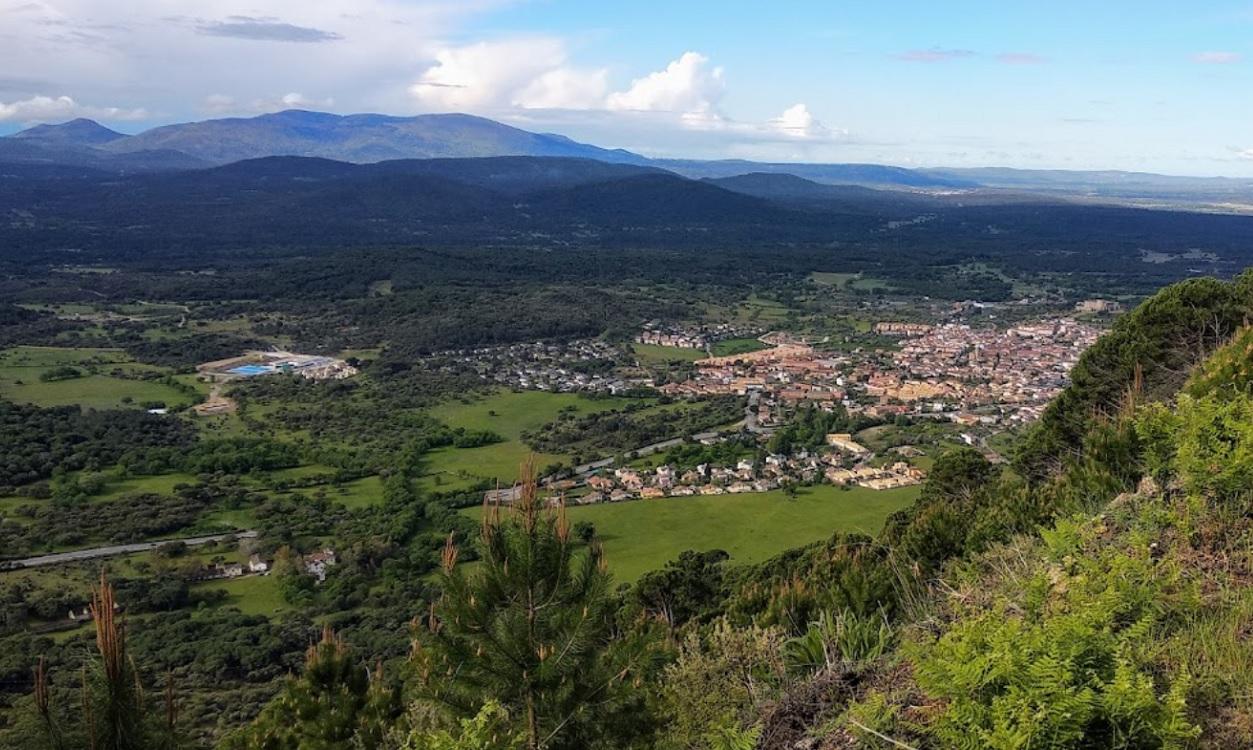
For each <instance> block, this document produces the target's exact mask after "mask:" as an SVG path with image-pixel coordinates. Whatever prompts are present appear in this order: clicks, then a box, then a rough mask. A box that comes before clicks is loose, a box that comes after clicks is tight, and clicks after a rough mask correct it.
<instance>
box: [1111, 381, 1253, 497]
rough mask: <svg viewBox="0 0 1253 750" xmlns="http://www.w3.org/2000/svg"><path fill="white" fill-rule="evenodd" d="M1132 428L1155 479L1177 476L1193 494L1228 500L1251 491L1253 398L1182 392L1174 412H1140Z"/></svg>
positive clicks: (1162, 407) (1252, 486)
mask: <svg viewBox="0 0 1253 750" xmlns="http://www.w3.org/2000/svg"><path fill="white" fill-rule="evenodd" d="M1136 428H1137V430H1138V432H1139V434H1140V436H1141V439H1142V440H1143V442H1144V444H1145V456H1146V464H1147V465H1148V467H1149V469H1150V471H1151V472H1152V473H1153V475H1154V476H1155V477H1157V478H1158V479H1163V480H1164V479H1165V478H1166V477H1168V476H1171V475H1173V476H1177V477H1178V479H1179V481H1181V482H1182V483H1183V485H1184V487H1185V488H1186V489H1187V490H1188V491H1189V492H1190V493H1192V494H1194V495H1197V496H1206V497H1219V498H1223V499H1224V501H1227V502H1233V503H1234V502H1238V501H1240V500H1245V501H1247V500H1248V497H1249V494H1250V492H1253V397H1250V396H1249V395H1246V394H1242V393H1228V394H1224V396H1223V397H1221V398H1220V397H1217V396H1205V397H1203V398H1200V399H1197V398H1193V397H1191V396H1188V395H1181V396H1180V397H1179V401H1178V405H1177V407H1176V409H1175V410H1174V411H1173V412H1172V411H1171V410H1170V409H1168V408H1167V407H1165V406H1157V407H1155V408H1151V409H1146V410H1144V413H1143V414H1141V415H1140V417H1139V419H1138V420H1137V423H1136Z"/></svg>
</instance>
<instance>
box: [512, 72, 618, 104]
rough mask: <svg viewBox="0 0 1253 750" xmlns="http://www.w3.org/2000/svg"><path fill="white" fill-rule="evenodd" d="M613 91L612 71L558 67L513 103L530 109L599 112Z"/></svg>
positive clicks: (532, 84)
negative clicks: (609, 91)
mask: <svg viewBox="0 0 1253 750" xmlns="http://www.w3.org/2000/svg"><path fill="white" fill-rule="evenodd" d="M608 89H609V71H607V70H605V69H604V68H600V69H596V70H578V69H575V68H570V67H561V68H554V69H553V70H550V71H548V72H547V73H544V74H543V75H541V76H539V77H538V78H536V79H535V80H534V81H531V83H529V84H527V86H526V87H525V88H524V89H522V90H521V91H519V92H518V94H517V95H516V96H515V97H514V99H513V103H514V104H516V105H518V106H519V107H524V108H526V109H595V108H597V107H599V106H601V104H602V103H603V102H604V100H605V92H606V91H607V90H608Z"/></svg>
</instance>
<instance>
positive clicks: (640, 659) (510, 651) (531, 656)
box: [414, 480, 652, 750]
mask: <svg viewBox="0 0 1253 750" xmlns="http://www.w3.org/2000/svg"><path fill="white" fill-rule="evenodd" d="M480 555H481V562H480V563H479V564H478V565H476V566H474V568H473V569H467V568H466V566H458V565H456V558H457V550H456V548H455V547H454V546H453V545H452V540H451V538H450V539H449V544H448V546H447V547H446V548H445V552H444V559H443V567H442V572H441V573H440V575H439V587H440V590H441V595H440V598H439V599H438V600H437V602H436V603H435V605H434V606H433V608H432V610H431V614H430V617H429V619H428V623H427V624H428V628H427V629H426V630H425V632H423V633H421V634H420V639H419V647H418V649H417V651H416V653H415V657H414V662H415V664H414V666H415V669H416V670H417V672H418V676H419V687H418V694H419V696H420V697H421V699H423V700H425V701H428V702H431V703H433V704H435V705H438V706H442V707H444V708H445V709H447V710H448V711H449V712H451V714H452V715H453V716H454V717H458V718H468V717H471V716H474V715H475V714H476V713H477V712H478V711H479V709H480V708H481V706H482V705H483V704H484V703H486V702H487V701H489V700H495V701H497V702H499V703H500V704H501V705H502V706H503V707H504V708H505V709H506V710H507V711H508V713H509V716H510V717H511V718H510V731H515V730H516V731H518V732H520V733H521V734H522V735H523V736H524V737H525V738H526V746H527V747H528V749H529V750H539V749H540V748H552V749H554V750H556V749H559V748H591V747H614V748H617V747H623V746H626V745H628V744H629V743H630V742H632V741H633V740H634V738H635V737H636V736H638V735H640V734H641V733H647V732H648V731H649V726H648V724H647V722H646V721H641V719H640V716H639V712H640V711H641V710H642V705H643V704H642V700H643V693H642V692H641V691H639V690H638V689H637V688H638V687H639V686H640V685H641V684H642V680H643V678H644V677H645V674H646V671H647V670H648V669H649V666H650V663H651V658H652V649H651V648H650V647H649V644H648V639H647V637H646V635H645V634H644V633H643V632H641V631H633V632H628V633H622V632H620V631H618V630H617V628H616V625H615V623H614V607H615V602H614V600H613V599H612V598H611V597H610V595H609V586H610V581H611V577H610V575H609V573H608V572H606V569H605V566H604V564H603V561H602V559H601V553H600V548H599V546H598V545H596V544H593V545H591V546H590V547H582V546H581V545H578V544H575V543H574V542H573V541H572V540H571V539H570V527H569V524H568V522H567V520H566V518H565V514H564V509H558V510H557V511H555V512H547V511H545V510H543V509H541V508H540V507H539V501H538V500H537V497H536V487H535V483H534V481H533V480H532V481H529V482H528V483H527V484H526V485H525V486H524V490H523V496H522V499H521V500H519V502H518V503H517V504H516V506H515V508H514V509H513V510H512V511H511V512H509V513H508V514H506V515H503V516H502V515H501V514H500V512H499V509H496V508H491V509H488V515H487V516H486V517H485V518H484V520H483V526H482V537H481V540H480Z"/></svg>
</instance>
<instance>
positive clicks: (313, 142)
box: [0, 110, 1253, 211]
mask: <svg viewBox="0 0 1253 750" xmlns="http://www.w3.org/2000/svg"><path fill="white" fill-rule="evenodd" d="M273 156H299V157H309V158H318V159H327V160H332V161H336V162H344V163H349V164H373V163H381V162H387V161H395V160H415V159H422V160H430V159H469V158H483V157H503V156H509V157H545V158H554V157H555V158H570V159H581V160H592V161H596V162H599V163H604V164H614V165H629V166H634V167H637V168H650V169H653V170H655V171H665V172H668V173H672V174H676V175H680V176H683V177H687V178H691V179H701V180H708V181H711V182H712V183H713V184H719V185H720V186H721V187H724V188H728V189H730V190H733V191H734V192H739V193H743V194H746V195H752V196H756V197H762V198H769V199H771V200H776V201H783V202H786V203H790V204H793V205H796V206H804V205H811V206H812V205H814V204H820V205H823V206H828V204H830V203H831V202H832V201H835V202H837V203H838V202H841V201H843V202H848V201H850V200H852V201H857V200H863V199H874V200H879V201H882V200H884V198H885V197H884V196H875V195H873V194H870V193H854V192H850V191H848V190H844V191H843V192H840V193H835V192H832V191H830V190H824V189H823V188H824V187H831V186H841V187H848V186H860V187H863V188H874V189H878V190H883V189H888V190H893V191H897V193H898V195H896V196H894V197H892V198H891V199H890V200H891V201H894V202H897V203H900V202H901V201H903V200H907V199H906V198H904V197H902V195H900V193H930V194H933V195H939V194H958V195H961V196H963V198H964V199H965V200H968V201H975V202H992V203H998V202H1022V201H1023V200H1025V199H1028V198H1027V196H1028V195H1029V194H1035V195H1043V196H1047V197H1048V199H1050V200H1056V199H1058V198H1061V197H1065V198H1068V199H1075V198H1077V199H1082V200H1088V201H1097V202H1133V203H1140V204H1144V205H1157V206H1160V205H1172V204H1180V205H1196V204H1212V205H1213V206H1215V207H1218V208H1219V209H1221V210H1237V211H1238V210H1244V211H1253V180H1242V179H1224V178H1194V177H1174V176H1166V175H1155V174H1148V173H1135V172H1118V171H1071V170H1021V169H1002V168H978V169H960V168H929V169H907V168H904V167H896V166H888V165H881V164H806V163H764V162H752V161H744V160H736V159H729V160H713V161H701V160H692V159H650V158H647V157H645V156H642V155H640V154H636V153H632V152H630V151H625V150H622V149H608V148H601V147H599V146H595V145H591V144H586V143H579V142H577V141H574V140H571V139H570V138H567V137H566V136H562V135H556V134H552V133H532V132H529V131H526V130H522V129H520V128H516V127H513V126H510V125H506V124H503V123H500V122H496V121H493V120H490V119H486V118H483V117H476V116H472V115H465V114H427V115H417V116H413V117H395V116H389V115H379V114H355V115H336V114H330V113H325V112H310V111H304V110H286V111H282V112H274V113H269V114H263V115H258V116H256V117H232V118H223V119H211V120H203V121H200V122H187V123H178V124H172V125H164V126H161V127H156V128H152V129H150V130H145V131H143V132H141V133H138V134H135V135H127V134H124V133H119V132H117V131H115V130H111V129H109V128H107V127H104V126H103V125H100V124H99V123H96V122H94V121H92V120H88V119H76V120H71V121H69V122H65V123H61V124H56V125H37V126H35V127H32V128H29V129H27V130H23V131H20V132H18V133H15V134H13V135H10V136H7V137H3V138H0V169H2V170H3V172H4V174H7V175H10V176H24V175H30V174H32V173H39V174H43V175H48V174H81V173H83V171H84V170H98V171H103V172H108V173H113V174H134V173H143V172H168V171H185V170H201V169H206V168H210V167H217V166H222V165H225V164H231V163H234V162H239V161H244V160H249V159H258V158H265V157H273ZM514 167H515V168H514V169H513V170H512V171H511V177H510V179H514V180H518V181H519V182H518V183H516V184H515V185H513V186H512V187H508V186H503V185H499V184H498V185H496V186H494V188H493V189H497V190H500V189H503V191H504V192H510V191H514V192H516V191H518V190H531V189H533V188H536V187H542V186H543V185H544V184H545V180H546V179H547V180H549V181H551V180H552V179H553V177H552V175H551V173H549V176H548V177H545V174H546V173H548V171H549V170H551V169H553V168H554V167H553V163H551V162H550V163H545V164H537V165H534V167H533V168H532V169H531V170H529V173H528V171H527V170H518V169H517V168H516V167H517V165H514ZM458 168H459V169H472V170H473V169H475V168H474V167H472V166H470V165H468V164H466V163H462V164H460V165H459V166H458ZM405 169H406V170H408V171H412V170H413V167H412V165H410V166H408V167H405ZM432 169H436V168H435V167H432ZM580 170H581V171H583V172H587V170H588V167H587V166H586V165H583V166H581V167H580ZM480 171H482V170H480ZM772 176H773V178H774V179H771V177H772ZM789 178H790V179H789ZM531 179H534V180H537V181H538V182H535V183H531V182H528V180H531ZM728 180H730V181H728ZM798 180H799V181H798ZM559 181H560V180H559Z"/></svg>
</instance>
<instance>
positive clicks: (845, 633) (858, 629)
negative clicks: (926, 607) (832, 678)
mask: <svg viewBox="0 0 1253 750" xmlns="http://www.w3.org/2000/svg"><path fill="white" fill-rule="evenodd" d="M894 636H895V633H894V632H893V629H892V625H891V624H890V623H889V622H888V620H887V617H885V616H884V614H883V613H882V612H877V613H874V614H870V615H858V614H857V613H856V612H853V611H852V610H847V609H846V610H841V611H839V612H837V613H834V614H833V613H831V612H823V613H822V615H821V616H820V617H819V618H818V619H817V620H815V621H813V622H811V623H809V628H808V629H807V630H806V631H805V632H804V633H802V634H801V635H798V636H796V637H794V638H789V639H788V641H787V642H786V643H785V644H784V645H783V657H784V660H785V662H786V663H787V668H788V671H790V672H794V673H800V674H806V673H811V672H816V671H818V670H821V669H827V668H830V667H833V666H836V665H837V664H840V663H846V664H858V663H862V662H868V661H874V660H875V659H878V658H879V657H881V656H883V655H884V654H886V653H887V652H888V651H889V650H890V649H891V648H892V646H893V640H894Z"/></svg>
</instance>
